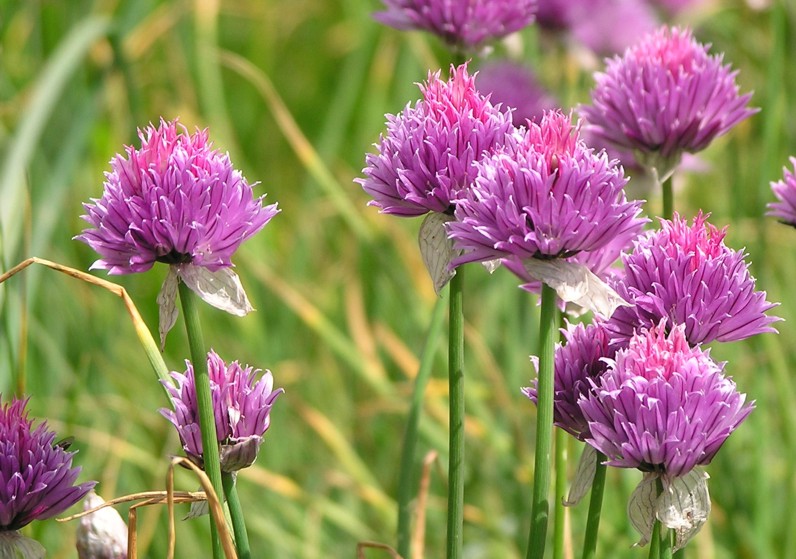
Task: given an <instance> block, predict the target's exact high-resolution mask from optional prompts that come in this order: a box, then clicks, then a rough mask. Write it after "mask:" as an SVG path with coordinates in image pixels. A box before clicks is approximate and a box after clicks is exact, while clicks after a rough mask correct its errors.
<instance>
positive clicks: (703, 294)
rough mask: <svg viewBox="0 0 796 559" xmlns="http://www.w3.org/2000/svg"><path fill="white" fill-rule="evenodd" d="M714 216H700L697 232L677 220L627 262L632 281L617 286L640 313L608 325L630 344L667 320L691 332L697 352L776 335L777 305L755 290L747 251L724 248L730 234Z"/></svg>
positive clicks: (640, 243)
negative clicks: (711, 345) (714, 343)
mask: <svg viewBox="0 0 796 559" xmlns="http://www.w3.org/2000/svg"><path fill="white" fill-rule="evenodd" d="M707 217H708V216H706V215H703V214H702V213H701V212H700V213H699V214H698V215H697V216H696V217H695V218H694V220H693V222H692V224H690V225H689V223H688V221H687V220H685V219H682V218H680V216H679V215H677V214H675V215H674V219H673V220H672V221H669V220H661V227H660V229H658V230H655V231H649V232H648V233H646V234H645V235H644V236H642V237H641V238H640V239H639V240H637V241H636V242H635V247H634V250H633V252H632V253H631V254H628V255H626V256H624V257H623V261H624V266H625V274H624V276H623V278H622V279H621V280H620V281H618V282H616V284H615V285H614V286H613V287H614V289H615V290H616V291H617V293H619V295H620V296H622V297H623V298H624V299H625V300H626V301H627V302H629V303H632V306H629V307H621V308H619V309H617V311H616V312H615V313H614V315H613V316H612V317H611V319H610V320H609V321H608V323H607V324H606V327H607V328H608V329H609V330H610V331H611V333H612V336H614V337H615V338H618V339H624V340H629V339H630V338H631V337H632V336H633V334H634V333H635V332H638V331H641V330H643V329H648V328H651V327H652V326H654V325H656V324H658V323H659V322H660V320H661V319H663V318H666V319H668V321H669V322H668V323H669V324H670V325H677V324H681V325H683V328H684V333H685V337H686V339H687V340H688V342H689V343H690V344H691V345H697V344H701V343H709V342H711V341H714V340H717V341H720V342H728V341H735V340H742V339H744V338H748V337H750V336H754V335H756V334H760V333H763V332H776V330H774V329H773V328H772V327H771V326H770V324H771V323H772V322H776V321H777V320H779V318H777V317H772V316H768V315H766V311H768V310H770V309H771V308H773V307H775V306H776V305H775V304H774V303H770V302H768V301H767V300H766V293H765V292H764V291H756V290H755V280H754V278H753V277H752V275H751V273H750V272H749V267H748V264H747V263H746V262H745V261H744V257H745V256H746V255H745V254H744V252H743V251H742V250H740V251H737V250H733V249H731V248H729V247H727V246H726V245H725V244H724V237H725V235H726V229H718V228H717V227H715V226H714V225H711V224H710V223H708V222H707Z"/></svg>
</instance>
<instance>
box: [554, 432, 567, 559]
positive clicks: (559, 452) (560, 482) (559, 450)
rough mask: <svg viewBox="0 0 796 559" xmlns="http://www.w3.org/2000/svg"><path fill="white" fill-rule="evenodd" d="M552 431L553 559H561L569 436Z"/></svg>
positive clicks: (563, 538) (564, 537)
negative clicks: (554, 487) (553, 458)
mask: <svg viewBox="0 0 796 559" xmlns="http://www.w3.org/2000/svg"><path fill="white" fill-rule="evenodd" d="M554 431H555V434H556V442H555V446H556V455H555V469H556V482H555V485H556V489H555V495H556V498H555V502H554V509H553V511H554V513H553V559H562V558H563V557H564V543H565V541H564V540H565V539H566V530H564V528H565V524H566V522H565V517H566V508H565V507H564V499H566V497H567V443H568V442H569V434H567V432H566V431H564V430H563V429H554Z"/></svg>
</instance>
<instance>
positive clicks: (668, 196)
mask: <svg viewBox="0 0 796 559" xmlns="http://www.w3.org/2000/svg"><path fill="white" fill-rule="evenodd" d="M672 176H673V174H670V175H669V178H668V179H666V180H665V181H663V182H662V183H661V188H662V189H663V215H662V216H661V217H663V219H669V220H671V219H672V217H674V189H673V186H672Z"/></svg>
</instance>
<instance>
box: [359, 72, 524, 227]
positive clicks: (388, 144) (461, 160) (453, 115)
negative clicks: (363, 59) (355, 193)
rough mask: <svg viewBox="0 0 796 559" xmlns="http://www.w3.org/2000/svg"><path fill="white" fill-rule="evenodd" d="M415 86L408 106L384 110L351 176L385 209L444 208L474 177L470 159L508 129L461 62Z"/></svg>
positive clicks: (417, 211) (401, 212)
mask: <svg viewBox="0 0 796 559" xmlns="http://www.w3.org/2000/svg"><path fill="white" fill-rule="evenodd" d="M420 90H421V91H422V93H423V99H422V100H421V101H418V102H417V103H416V104H415V106H414V107H411V106H409V105H407V107H406V108H405V109H404V111H403V112H402V113H401V114H399V115H397V116H393V115H387V134H386V135H384V136H382V137H381V140H380V142H379V144H377V145H376V147H377V148H378V152H377V153H375V154H373V153H371V154H368V155H367V158H366V164H367V167H365V168H364V169H363V171H362V172H363V173H364V174H365V178H364V179H357V180H356V182H358V183H359V184H361V185H362V187H363V188H364V190H365V191H366V192H367V193H368V194H370V195H371V196H372V197H373V201H371V202H370V205H373V206H376V207H378V208H380V209H381V211H382V212H384V213H387V214H394V215H398V216H419V215H423V214H425V213H427V212H439V213H450V212H451V211H452V205H453V202H454V200H455V199H456V198H457V197H458V196H459V192H460V191H461V190H462V189H464V188H465V187H467V186H469V184H470V183H471V182H472V181H473V179H474V178H475V175H476V169H475V167H474V166H473V162H474V161H476V160H477V159H479V158H480V157H481V156H482V155H483V154H484V153H485V152H489V151H491V150H493V149H494V148H495V147H496V146H497V145H499V144H500V143H502V142H503V140H504V137H505V136H506V134H508V133H510V132H511V130H512V129H513V126H512V123H511V116H510V115H508V114H506V113H503V112H501V111H500V110H499V109H498V108H496V107H493V106H492V104H491V103H490V102H489V99H488V98H486V97H484V96H483V95H482V94H481V93H479V92H478V90H477V89H476V87H475V76H470V75H468V74H467V65H466V64H463V65H461V66H459V67H458V68H454V67H453V66H451V78H450V80H448V81H442V80H441V79H440V76H439V72H437V73H435V74H432V73H429V76H428V81H427V82H426V83H425V84H424V85H421V86H420Z"/></svg>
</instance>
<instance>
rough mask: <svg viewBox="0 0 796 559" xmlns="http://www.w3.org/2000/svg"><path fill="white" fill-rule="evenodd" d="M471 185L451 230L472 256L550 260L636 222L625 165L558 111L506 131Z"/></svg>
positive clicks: (595, 245) (593, 246)
mask: <svg viewBox="0 0 796 559" xmlns="http://www.w3.org/2000/svg"><path fill="white" fill-rule="evenodd" d="M476 169H477V176H476V179H475V181H474V183H473V186H472V187H471V188H469V189H467V190H466V191H464V192H463V193H462V197H461V198H460V199H459V201H458V202H457V204H456V209H455V215H456V221H453V222H450V223H449V224H448V232H449V236H450V237H451V238H452V239H454V242H455V244H456V246H457V247H458V248H460V249H462V250H464V251H465V252H464V254H463V255H462V256H461V257H459V258H457V259H456V260H454V264H456V265H458V264H461V263H464V262H471V261H486V260H492V259H497V258H507V257H517V258H519V259H521V260H524V259H531V258H537V259H542V260H550V259H556V258H569V257H572V256H574V255H576V254H578V253H580V252H588V251H594V250H598V249H600V248H602V247H604V246H606V245H608V244H609V243H610V242H611V241H612V240H613V239H614V238H616V237H619V236H622V235H624V234H625V232H627V231H628V230H633V229H636V228H637V227H638V223H639V221H640V220H641V218H639V217H638V215H639V213H640V205H641V203H640V202H637V201H630V202H628V201H627V200H626V198H625V194H624V185H625V183H626V182H627V179H626V178H625V176H624V174H623V172H622V169H621V167H618V166H617V165H615V162H613V161H610V160H609V159H608V157H607V156H606V155H605V153H604V152H601V153H595V152H594V151H593V150H591V149H590V148H588V147H587V146H586V144H584V143H583V142H582V141H581V140H580V139H579V137H578V129H577V125H575V126H573V124H572V122H571V120H570V117H568V116H567V115H564V114H562V113H561V112H548V113H546V114H545V115H544V116H543V117H542V119H541V121H540V122H539V123H538V124H537V123H529V125H528V128H527V129H526V130H521V131H520V132H519V133H518V134H516V135H513V136H511V137H508V138H507V141H506V144H505V145H504V146H502V147H501V148H499V149H497V150H496V151H495V153H493V154H491V155H489V156H487V157H485V158H484V159H482V160H481V161H479V162H477V163H476Z"/></svg>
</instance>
